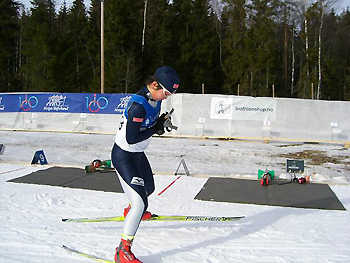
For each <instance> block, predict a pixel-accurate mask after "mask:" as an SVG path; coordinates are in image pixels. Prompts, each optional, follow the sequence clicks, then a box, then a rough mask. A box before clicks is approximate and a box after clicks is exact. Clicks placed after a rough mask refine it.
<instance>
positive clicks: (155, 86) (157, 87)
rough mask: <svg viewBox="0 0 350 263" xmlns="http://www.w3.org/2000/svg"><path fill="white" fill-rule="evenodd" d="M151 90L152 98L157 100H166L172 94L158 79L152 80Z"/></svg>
mask: <svg viewBox="0 0 350 263" xmlns="http://www.w3.org/2000/svg"><path fill="white" fill-rule="evenodd" d="M149 91H150V92H151V94H152V98H153V99H154V100H156V101H160V100H165V99H167V98H168V97H169V96H171V95H172V93H170V92H169V91H168V90H167V89H166V88H165V87H163V86H162V85H161V84H159V83H158V82H156V81H153V82H152V84H151V85H150V88H149Z"/></svg>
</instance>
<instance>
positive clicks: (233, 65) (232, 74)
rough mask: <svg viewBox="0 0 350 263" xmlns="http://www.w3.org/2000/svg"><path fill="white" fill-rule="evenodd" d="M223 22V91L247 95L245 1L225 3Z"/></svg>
mask: <svg viewBox="0 0 350 263" xmlns="http://www.w3.org/2000/svg"><path fill="white" fill-rule="evenodd" d="M222 20H223V28H224V32H223V37H224V39H223V71H224V74H225V75H224V76H225V84H226V85H225V91H226V92H227V93H228V94H237V93H238V90H237V89H238V85H239V87H240V91H239V92H240V95H248V94H250V92H249V78H248V77H249V76H248V74H247V69H248V64H247V50H246V49H247V43H248V41H249V40H247V27H246V23H247V14H246V1H245V0H230V1H227V2H226V3H225V8H224V11H223V13H222Z"/></svg>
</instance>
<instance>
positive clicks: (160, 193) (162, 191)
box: [158, 175, 181, 195]
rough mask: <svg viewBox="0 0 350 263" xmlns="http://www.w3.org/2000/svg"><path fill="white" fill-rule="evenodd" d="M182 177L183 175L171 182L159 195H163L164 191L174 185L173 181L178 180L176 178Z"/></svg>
mask: <svg viewBox="0 0 350 263" xmlns="http://www.w3.org/2000/svg"><path fill="white" fill-rule="evenodd" d="M180 177H181V175H180V176H178V177H177V178H176V179H175V180H174V181H172V183H171V184H169V185H168V186H167V187H165V188H164V189H163V191H161V192H160V193H159V194H158V195H161V194H162V193H164V192H165V191H166V190H167V189H168V188H169V187H170V186H172V185H173V183H175V182H176V180H178V179H180Z"/></svg>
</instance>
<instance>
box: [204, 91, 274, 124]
mask: <svg viewBox="0 0 350 263" xmlns="http://www.w3.org/2000/svg"><path fill="white" fill-rule="evenodd" d="M210 118H211V119H225V120H255V121H274V120H276V100H275V99H270V98H249V97H248V98H220V97H213V98H212V100H211V111H210Z"/></svg>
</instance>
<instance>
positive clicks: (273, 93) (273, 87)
mask: <svg viewBox="0 0 350 263" xmlns="http://www.w3.org/2000/svg"><path fill="white" fill-rule="evenodd" d="M274 97H275V85H274V84H272V98H274Z"/></svg>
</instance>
